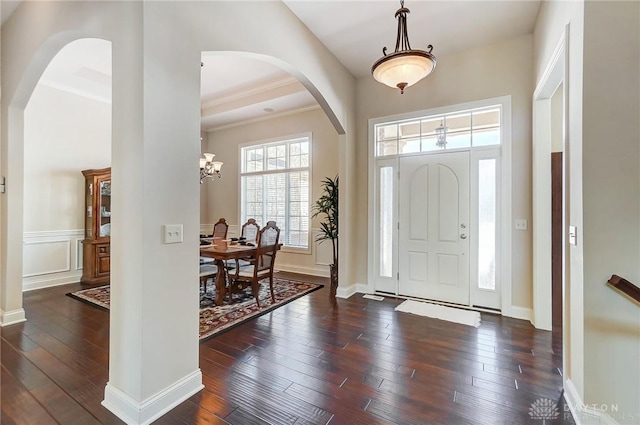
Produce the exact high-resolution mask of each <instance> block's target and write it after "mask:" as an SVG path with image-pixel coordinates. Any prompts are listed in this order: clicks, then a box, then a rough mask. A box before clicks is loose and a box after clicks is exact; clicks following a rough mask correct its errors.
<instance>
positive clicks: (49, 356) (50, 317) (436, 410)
mask: <svg viewBox="0 0 640 425" xmlns="http://www.w3.org/2000/svg"><path fill="white" fill-rule="evenodd" d="M288 276H289V277H298V278H302V279H310V280H313V281H321V282H322V283H325V284H326V283H327V282H326V280H325V279H319V278H311V277H308V276H295V275H288ZM79 288H80V285H79V284H77V285H67V286H62V287H55V288H50V289H43V290H38V291H33V292H28V293H25V294H24V308H25V310H26V313H27V317H28V321H27V322H25V323H22V324H18V325H13V326H8V327H5V328H2V331H1V335H2V341H1V342H2V346H1V351H0V355H1V363H2V381H1V395H0V397H1V403H2V407H1V412H2V416H1V420H0V422H1V423H2V424H3V425H9V424H29V425H32V424H37V425H42V424H55V423H58V424H65V425H67V424H78V425H87V424H121V423H122V422H121V421H120V420H119V419H118V418H117V417H115V416H114V415H113V414H111V413H110V412H109V411H108V410H106V409H105V408H103V407H102V406H101V405H100V402H101V401H102V398H103V392H104V387H105V384H106V381H107V377H108V372H107V368H108V345H109V320H108V314H109V313H108V312H105V311H102V310H100V309H97V308H94V307H92V306H90V305H87V304H85V303H82V302H79V301H77V300H74V299H72V298H70V297H66V296H65V294H66V293H67V292H71V291H74V290H77V289H79ZM400 302H401V300H396V299H393V298H386V299H385V300H384V301H374V300H368V299H363V298H362V295H361V294H356V295H354V296H352V297H351V298H349V299H346V300H344V299H337V300H335V301H332V300H330V298H329V290H328V288H327V286H325V288H323V289H322V290H319V291H316V292H314V293H312V294H310V295H307V296H304V297H302V298H300V299H298V300H295V301H293V302H291V303H289V304H287V305H285V306H283V307H281V308H279V309H277V310H274V311H273V312H271V313H268V314H266V315H263V316H261V317H259V318H257V319H254V320H251V321H249V322H247V323H245V324H243V325H241V326H238V327H236V328H234V329H232V330H230V331H228V332H225V333H223V334H221V335H218V336H216V337H214V338H212V339H210V340H208V341H206V342H204V343H202V344H201V345H200V368H201V369H202V372H203V379H204V385H205V389H204V390H203V391H201V392H200V393H198V394H196V395H194V396H193V397H191V398H190V399H189V400H187V401H185V402H184V403H182V404H181V405H179V406H178V407H176V408H175V409H174V410H172V411H171V412H169V413H168V414H167V415H165V416H163V417H162V418H160V419H159V420H158V421H156V422H155V423H156V424H167V425H169V424H171V425H173V424H183V425H184V424H237V425H254V424H255V425H260V424H278V425H279V424H283V425H284V424H295V425H307V424H327V423H329V424H331V425H335V424H346V425H353V424H362V425H369V424H385V425H390V424H411V425H413V424H420V425H425V424H446V425H464V424H489V425H495V424H527V425H532V424H535V423H541V420H540V419H542V417H540V411H538V410H536V409H535V408H534V409H533V410H532V405H533V404H534V403H536V402H538V403H540V400H542V399H548V400H551V401H552V402H554V403H556V402H557V403H558V413H559V415H558V418H557V419H555V420H549V419H552V417H550V416H547V420H546V422H545V423H547V424H573V423H574V422H573V420H572V418H571V415H570V413H569V412H568V411H566V409H565V407H564V403H563V401H562V395H561V392H562V378H561V375H560V368H561V366H562V361H561V353H560V352H554V349H557V345H556V346H555V347H554V344H553V343H552V335H551V333H550V332H544V331H537V330H535V329H534V328H533V327H532V326H531V325H530V324H529V323H528V322H525V321H521V320H514V319H507V318H501V317H500V316H495V315H489V314H482V325H481V326H480V327H479V328H477V329H476V328H473V327H469V326H464V325H458V324H452V323H449V322H443V321H440V320H436V319H429V318H423V317H416V316H412V315H409V314H407V313H398V312H395V311H394V307H395V306H396V305H398V304H399V303H400ZM530 413H533V414H534V416H533V417H532V416H531V415H530ZM536 414H537V415H538V416H535V415H536ZM534 419H538V420H534Z"/></svg>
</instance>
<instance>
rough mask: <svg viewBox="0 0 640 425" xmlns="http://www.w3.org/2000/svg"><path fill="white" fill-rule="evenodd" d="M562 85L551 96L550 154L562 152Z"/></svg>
mask: <svg viewBox="0 0 640 425" xmlns="http://www.w3.org/2000/svg"><path fill="white" fill-rule="evenodd" d="M563 90H564V85H563V84H560V86H559V87H558V88H557V89H556V91H555V93H553V96H551V152H562V151H563V149H564V146H563V144H564V139H563V137H564V128H563V123H564V117H563V113H564V112H563V109H564V95H563Z"/></svg>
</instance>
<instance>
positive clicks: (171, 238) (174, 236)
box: [164, 224, 182, 243]
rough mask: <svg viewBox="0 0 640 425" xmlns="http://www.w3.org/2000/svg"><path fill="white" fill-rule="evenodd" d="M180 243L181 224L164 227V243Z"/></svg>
mask: <svg viewBox="0 0 640 425" xmlns="http://www.w3.org/2000/svg"><path fill="white" fill-rule="evenodd" d="M181 242H182V224H165V225H164V243H181Z"/></svg>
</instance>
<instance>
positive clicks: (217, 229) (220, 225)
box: [213, 218, 229, 239]
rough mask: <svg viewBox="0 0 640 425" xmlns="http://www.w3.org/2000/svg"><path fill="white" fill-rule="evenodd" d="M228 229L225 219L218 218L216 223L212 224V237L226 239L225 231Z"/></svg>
mask: <svg viewBox="0 0 640 425" xmlns="http://www.w3.org/2000/svg"><path fill="white" fill-rule="evenodd" d="M228 231H229V225H228V224H227V220H226V219H224V218H220V219H219V220H218V222H217V223H216V224H214V225H213V237H214V238H222V239H227V232H228Z"/></svg>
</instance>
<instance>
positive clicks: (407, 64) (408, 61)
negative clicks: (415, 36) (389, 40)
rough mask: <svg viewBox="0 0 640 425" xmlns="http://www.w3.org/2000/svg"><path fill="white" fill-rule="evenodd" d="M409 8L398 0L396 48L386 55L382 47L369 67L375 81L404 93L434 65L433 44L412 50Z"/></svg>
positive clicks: (427, 73) (402, 1)
mask: <svg viewBox="0 0 640 425" xmlns="http://www.w3.org/2000/svg"><path fill="white" fill-rule="evenodd" d="M409 12H410V11H409V9H407V8H406V7H404V0H400V9H398V10H397V11H396V15H395V16H396V19H398V35H397V38H396V50H395V51H394V52H393V53H391V54H389V55H387V48H386V47H384V48H383V49H382V53H383V56H382V57H381V58H380V59H378V60H377V61H376V62H375V63H374V64H373V66H372V67H371V73H372V74H373V78H375V79H376V81H378V82H380V83H382V84H386V85H387V86H389V87H393V88H396V87H397V88H399V89H400V93H401V94H402V93H404V89H405V88H406V87H410V86H412V85H414V84H415V83H417V82H418V81H420V80H422V79H423V78H424V77H426V76H427V75H429V74H430V73H431V71H433V69H434V68H435V67H436V57H435V56H434V55H433V54H431V51H432V50H433V46H432V45H431V44H429V45H428V46H427V50H426V51H425V50H412V49H411V45H410V44H409V34H408V32H407V14H409Z"/></svg>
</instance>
